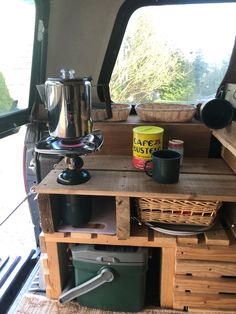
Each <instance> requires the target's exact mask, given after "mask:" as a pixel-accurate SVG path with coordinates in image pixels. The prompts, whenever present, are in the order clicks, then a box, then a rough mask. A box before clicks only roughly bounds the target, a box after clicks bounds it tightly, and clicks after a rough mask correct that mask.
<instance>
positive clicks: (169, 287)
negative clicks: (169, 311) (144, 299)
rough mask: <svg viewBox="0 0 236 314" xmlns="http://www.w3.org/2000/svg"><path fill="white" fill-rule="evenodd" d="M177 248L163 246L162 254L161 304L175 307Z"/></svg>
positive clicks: (165, 306) (166, 306) (164, 306)
mask: <svg viewBox="0 0 236 314" xmlns="http://www.w3.org/2000/svg"><path fill="white" fill-rule="evenodd" d="M174 271H175V248H163V249H162V254H161V292H160V305H161V307H163V308H173V292H174Z"/></svg>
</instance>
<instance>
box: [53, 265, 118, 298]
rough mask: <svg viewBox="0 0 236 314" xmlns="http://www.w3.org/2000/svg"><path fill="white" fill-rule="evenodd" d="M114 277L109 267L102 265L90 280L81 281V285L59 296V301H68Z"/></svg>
mask: <svg viewBox="0 0 236 314" xmlns="http://www.w3.org/2000/svg"><path fill="white" fill-rule="evenodd" d="M113 279H114V274H113V272H112V270H111V269H110V268H107V267H104V268H101V269H100V270H99V273H98V275H97V276H95V277H93V278H91V279H90V280H88V281H86V282H84V283H82V284H81V285H79V286H77V287H74V288H72V289H70V290H68V291H66V292H64V293H62V294H61V296H60V297H59V302H60V303H63V304H64V303H66V302H69V301H71V300H73V299H75V298H77V297H79V296H81V295H83V294H85V293H88V292H89V291H92V290H94V289H96V288H98V287H100V286H102V285H103V284H104V283H106V282H111V281H112V280H113Z"/></svg>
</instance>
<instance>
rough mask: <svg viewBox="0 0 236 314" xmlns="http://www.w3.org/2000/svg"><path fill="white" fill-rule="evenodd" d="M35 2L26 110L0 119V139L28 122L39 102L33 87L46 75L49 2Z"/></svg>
mask: <svg viewBox="0 0 236 314" xmlns="http://www.w3.org/2000/svg"><path fill="white" fill-rule="evenodd" d="M34 1H35V26H34V38H33V55H32V66H31V78H30V90H29V101H28V108H26V109H22V110H19V111H15V112H10V113H7V114H5V115H2V116H1V117H0V138H3V137H5V136H8V135H10V134H14V133H16V132H18V130H19V127H20V126H22V125H24V124H27V123H29V122H30V119H31V118H30V116H31V112H32V108H33V106H34V104H35V103H37V101H38V100H39V96H38V94H37V92H36V88H35V86H36V85H37V84H39V83H40V82H41V81H42V80H43V79H44V78H45V74H46V53H47V41H48V32H47V30H48V23H49V13H50V0H34ZM40 20H41V21H42V22H43V25H44V36H43V39H42V40H41V41H38V39H37V34H38V31H39V21H40Z"/></svg>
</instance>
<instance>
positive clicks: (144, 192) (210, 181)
mask: <svg viewBox="0 0 236 314" xmlns="http://www.w3.org/2000/svg"><path fill="white" fill-rule="evenodd" d="M58 173H59V171H58V170H53V171H51V172H50V174H49V175H48V176H47V177H46V178H45V179H44V180H43V181H42V182H41V183H40V184H39V185H38V186H37V187H36V192H37V193H50V194H76V195H104V196H123V197H124V196H127V197H128V196H129V197H158V198H171V199H191V200H209V201H217V200H218V201H229V202H235V201H236V193H235V191H236V176H235V175H220V176H219V175H206V174H181V175H180V180H179V183H176V184H159V183H157V182H154V181H153V180H152V178H149V177H147V175H145V174H144V173H142V172H137V173H136V172H122V171H120V172H115V171H114V172H113V171H109V172H107V171H90V174H91V179H90V180H89V181H88V182H86V183H84V184H80V185H72V186H66V185H62V184H58V183H57V181H56V178H57V175H58Z"/></svg>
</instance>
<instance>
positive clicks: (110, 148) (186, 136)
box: [94, 116, 211, 157]
mask: <svg viewBox="0 0 236 314" xmlns="http://www.w3.org/2000/svg"><path fill="white" fill-rule="evenodd" d="M148 124H149V125H157V126H160V127H162V128H164V143H163V146H164V147H167V145H168V140H169V139H173V138H178V139H182V140H183V141H184V153H185V156H188V157H196V156H197V157H207V155H208V151H209V145H210V138H211V131H210V129H209V128H207V127H206V126H205V125H204V124H203V123H201V122H199V121H196V120H193V121H192V122H190V123H160V122H156V123H154V122H145V125H148ZM139 125H144V122H143V121H141V120H140V119H139V118H138V117H137V116H129V119H128V120H127V121H124V122H119V123H116V122H115V123H114V122H109V121H105V122H96V123H95V124H94V129H95V128H97V129H100V130H101V131H102V133H103V136H104V139H105V140H104V144H103V146H102V147H101V149H100V154H102V155H109V154H111V152H112V154H113V155H128V156H131V155H132V135H133V128H134V127H136V126H139ZM199 139H201V140H199ZM195 143H197V145H195ZM96 154H97V153H96Z"/></svg>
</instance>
